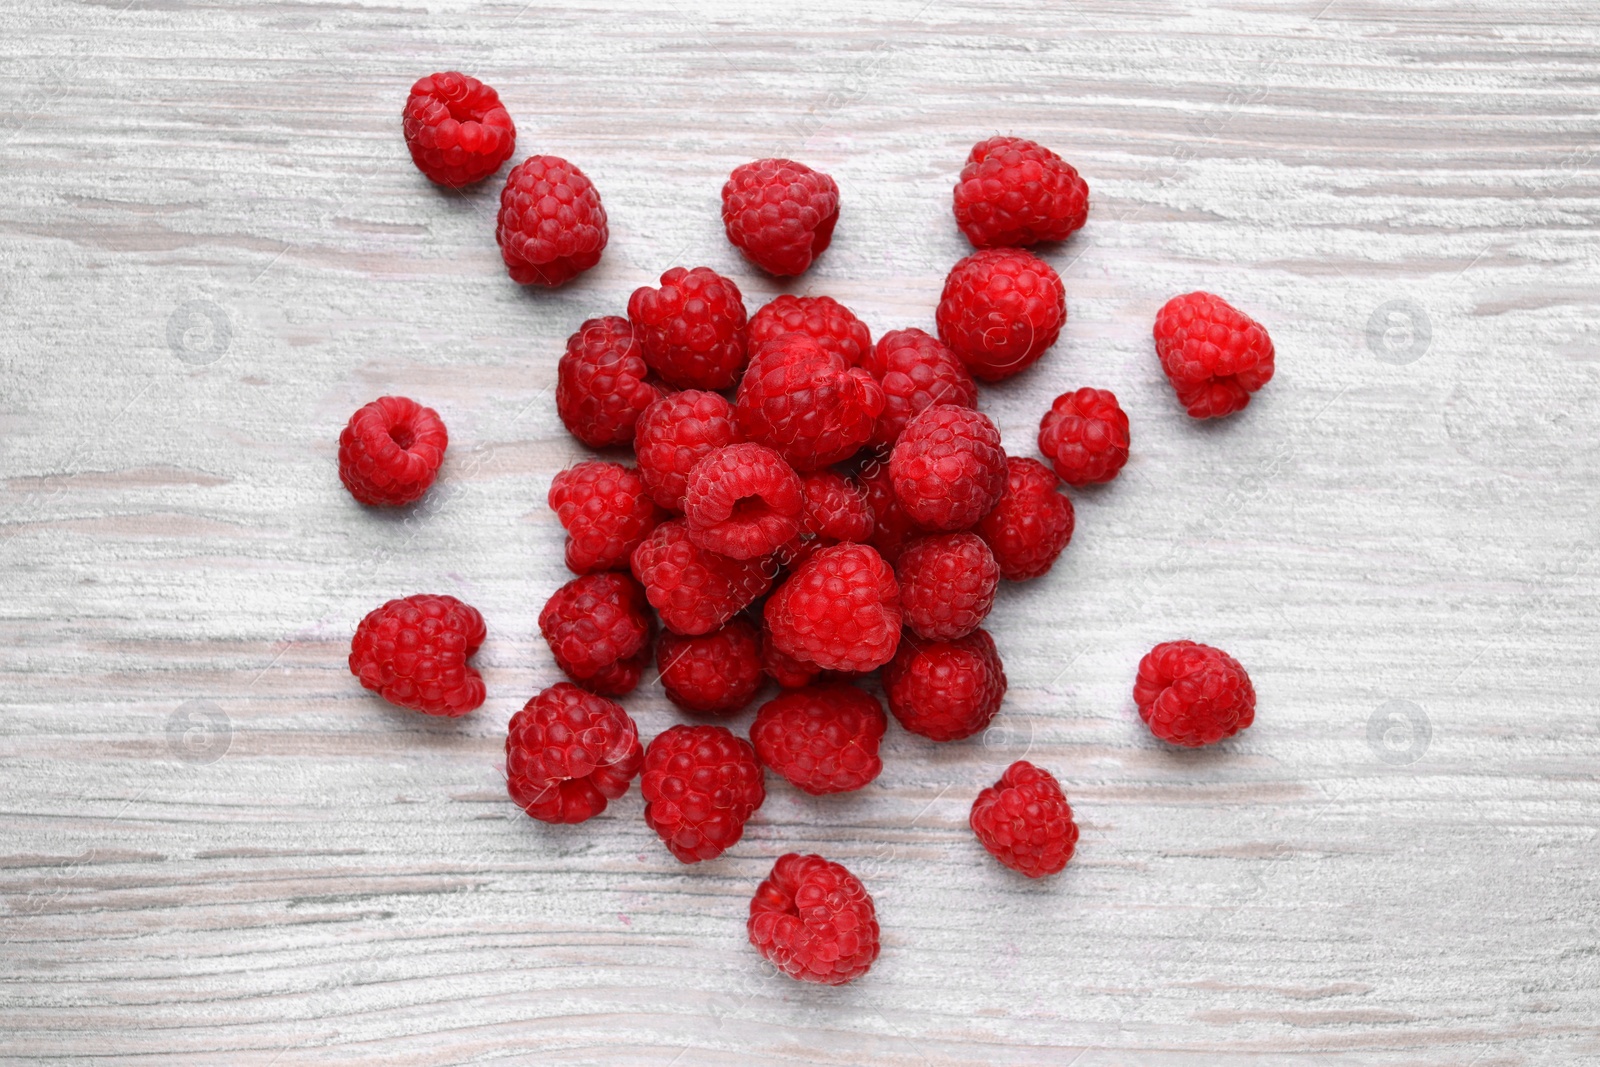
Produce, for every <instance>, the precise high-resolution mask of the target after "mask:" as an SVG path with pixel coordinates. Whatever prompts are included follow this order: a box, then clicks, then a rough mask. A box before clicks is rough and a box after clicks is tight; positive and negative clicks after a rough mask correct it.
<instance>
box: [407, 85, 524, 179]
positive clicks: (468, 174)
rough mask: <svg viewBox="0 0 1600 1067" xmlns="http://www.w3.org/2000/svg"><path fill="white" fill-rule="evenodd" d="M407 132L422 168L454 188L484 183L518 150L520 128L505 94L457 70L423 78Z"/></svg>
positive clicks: (410, 102)
mask: <svg viewBox="0 0 1600 1067" xmlns="http://www.w3.org/2000/svg"><path fill="white" fill-rule="evenodd" d="M401 127H402V129H404V130H405V135H406V147H407V148H409V149H410V150H411V161H412V162H413V163H415V164H416V165H417V169H418V170H420V171H421V172H422V173H423V175H424V176H425V177H426V178H427V179H428V180H429V181H431V182H437V183H438V184H440V185H448V186H450V187H451V188H452V189H459V188H460V187H461V186H463V185H471V184H472V183H473V182H481V181H482V180H483V179H485V178H487V177H488V176H489V175H491V174H493V173H494V172H495V171H497V170H499V169H500V164H502V163H504V162H505V161H506V160H508V159H510V158H511V153H512V152H513V151H514V150H515V149H516V147H517V127H516V126H515V125H514V124H513V123H512V121H511V116H510V115H508V114H507V113H506V109H505V108H504V107H502V106H501V105H500V94H498V93H496V92H495V91H494V90H493V89H491V88H489V87H488V86H487V85H485V84H483V83H482V82H481V81H479V80H478V79H477V78H469V77H467V76H466V75H465V74H457V73H456V72H454V71H448V72H446V73H443V74H430V75H428V76H427V77H426V78H419V79H417V84H415V85H413V86H412V87H411V95H410V96H409V97H407V99H406V107H405V111H404V112H403V113H402V114H401Z"/></svg>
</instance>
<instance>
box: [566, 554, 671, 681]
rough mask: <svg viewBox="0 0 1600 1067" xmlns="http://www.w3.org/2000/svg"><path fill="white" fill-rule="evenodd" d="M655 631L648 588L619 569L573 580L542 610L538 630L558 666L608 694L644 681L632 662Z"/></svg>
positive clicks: (570, 675)
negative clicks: (647, 602) (646, 594)
mask: <svg viewBox="0 0 1600 1067" xmlns="http://www.w3.org/2000/svg"><path fill="white" fill-rule="evenodd" d="M650 629H651V622H650V612H649V610H648V609H647V608H646V607H645V597H644V590H643V589H641V588H640V587H639V583H637V582H635V581H634V580H633V579H632V578H631V577H629V576H628V575H626V574H617V573H615V572H614V571H606V572H603V573H601V574H585V575H583V576H582V577H581V578H574V579H573V580H572V581H570V582H568V583H567V584H566V585H564V586H562V587H561V588H560V589H557V590H556V591H555V593H554V594H552V595H551V597H550V599H549V600H548V601H546V602H545V605H544V610H543V611H541V612H539V632H540V633H542V634H544V639H545V641H547V642H548V643H549V645H550V651H551V653H552V654H553V655H554V656H555V658H556V666H558V667H560V668H561V669H562V670H563V671H564V672H566V674H567V676H568V677H570V678H571V679H572V680H573V681H575V682H577V683H578V684H580V685H583V686H586V687H588V688H589V689H592V690H594V691H595V692H597V693H600V694H602V695H604V696H621V695H622V694H623V693H626V692H628V691H630V690H631V689H633V687H634V686H636V685H638V684H639V675H638V672H637V671H629V670H628V668H627V664H628V663H629V661H631V660H633V659H634V658H635V657H636V656H638V654H639V652H640V650H641V649H645V648H646V647H647V646H648V645H649V643H650ZM618 664H622V665H623V666H622V667H620V668H619V667H618V666H617V665H618ZM619 671H620V672H621V673H618V672H619Z"/></svg>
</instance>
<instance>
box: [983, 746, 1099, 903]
mask: <svg viewBox="0 0 1600 1067" xmlns="http://www.w3.org/2000/svg"><path fill="white" fill-rule="evenodd" d="M967 822H968V825H970V826H971V827H972V832H973V833H975V834H977V835H978V841H979V843H980V844H982V845H983V847H984V848H986V849H988V850H989V854H990V855H992V856H993V857H994V858H995V859H997V860H999V861H1000V862H1001V863H1003V864H1004V865H1005V866H1007V867H1010V868H1011V869H1012V870H1013V871H1017V872H1019V873H1021V874H1025V875H1027V876H1028V877H1029V878H1043V877H1044V876H1045V875H1047V874H1056V873H1057V872H1059V871H1060V870H1061V869H1062V868H1063V867H1065V866H1066V865H1067V861H1068V860H1070V859H1071V858H1072V852H1073V850H1074V849H1075V848H1076V847H1077V845H1078V824H1077V823H1075V822H1073V821H1072V808H1071V807H1070V806H1068V804H1067V795H1066V794H1065V793H1063V792H1062V791H1061V783H1060V782H1057V781H1056V780H1055V777H1054V776H1053V775H1051V773H1050V772H1049V771H1047V770H1043V769H1041V768H1039V767H1035V766H1034V765H1033V764H1031V763H1029V762H1028V761H1027V760H1021V759H1019V760H1017V762H1015V763H1013V764H1012V765H1011V766H1009V767H1007V768H1006V773H1004V774H1002V775H1001V776H1000V780H999V781H998V782H996V783H995V784H994V785H992V786H990V787H989V788H987V789H985V790H984V791H983V792H981V793H979V794H978V799H977V800H974V801H973V802H972V814H971V815H970V816H969V817H968V819H967Z"/></svg>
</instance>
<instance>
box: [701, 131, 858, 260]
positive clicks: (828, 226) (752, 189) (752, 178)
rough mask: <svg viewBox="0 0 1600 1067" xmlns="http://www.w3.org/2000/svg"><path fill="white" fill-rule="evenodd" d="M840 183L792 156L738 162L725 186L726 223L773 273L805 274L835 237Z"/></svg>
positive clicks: (736, 240) (748, 253)
mask: <svg viewBox="0 0 1600 1067" xmlns="http://www.w3.org/2000/svg"><path fill="white" fill-rule="evenodd" d="M838 221H839V186H838V185H836V184H834V180H833V179H832V178H830V177H828V176H827V175H826V174H823V173H822V172H821V171H815V170H812V169H811V168H810V167H808V166H806V165H805V164H804V163H796V162H795V161H794V160H792V159H758V160H756V161H755V162H754V163H746V164H745V165H744V166H742V167H735V168H734V170H733V173H732V174H731V175H729V176H728V182H727V184H726V185H724V186H723V187H722V225H723V226H724V227H725V228H726V229H727V231H728V240H729V241H731V242H733V246H734V247H735V248H737V249H738V250H739V251H741V252H743V253H744V257H745V258H746V259H748V260H749V261H750V262H752V263H754V264H755V265H756V266H758V267H760V268H761V269H762V270H764V271H766V272H767V273H769V274H777V275H790V274H803V273H804V272H805V269H806V268H807V267H809V266H811V262H812V260H814V259H816V258H817V257H818V256H820V255H822V253H823V251H824V250H825V249H827V247H828V242H829V241H831V240H833V225H834V223H836V222H838Z"/></svg>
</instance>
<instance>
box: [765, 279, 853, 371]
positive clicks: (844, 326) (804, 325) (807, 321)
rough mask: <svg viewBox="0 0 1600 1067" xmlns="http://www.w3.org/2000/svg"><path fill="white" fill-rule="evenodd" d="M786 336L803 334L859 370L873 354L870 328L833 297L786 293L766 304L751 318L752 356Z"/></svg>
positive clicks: (824, 349) (825, 350)
mask: <svg viewBox="0 0 1600 1067" xmlns="http://www.w3.org/2000/svg"><path fill="white" fill-rule="evenodd" d="M786 333H803V334H805V335H806V336H807V337H809V338H811V339H812V340H813V341H815V342H817V344H818V345H820V346H821V347H822V350H823V351H824V352H833V353H836V354H838V355H840V356H843V357H844V361H845V362H846V363H848V364H849V365H850V366H852V367H859V366H860V365H861V361H862V360H863V359H864V358H865V357H866V355H867V353H868V352H871V351H872V334H871V333H870V332H869V331H868V330H867V324H866V323H864V322H862V321H861V320H860V319H858V318H856V316H855V313H854V312H853V311H851V310H850V309H849V308H847V307H845V306H844V305H843V304H841V303H839V302H838V301H837V300H835V299H834V298H833V297H831V296H791V295H790V294H788V293H784V294H782V295H780V296H776V297H773V299H772V300H771V301H770V302H769V303H767V304H763V305H762V306H761V308H760V309H759V310H758V311H757V312H756V313H755V314H754V315H751V316H750V354H751V355H755V354H756V353H757V352H759V351H760V350H761V346H762V345H765V344H767V343H769V342H771V341H776V340H777V339H778V338H780V337H782V336H783V335H784V334H786Z"/></svg>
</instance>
